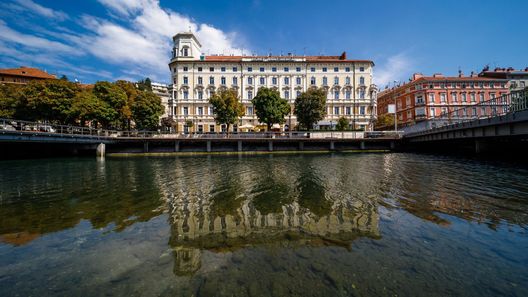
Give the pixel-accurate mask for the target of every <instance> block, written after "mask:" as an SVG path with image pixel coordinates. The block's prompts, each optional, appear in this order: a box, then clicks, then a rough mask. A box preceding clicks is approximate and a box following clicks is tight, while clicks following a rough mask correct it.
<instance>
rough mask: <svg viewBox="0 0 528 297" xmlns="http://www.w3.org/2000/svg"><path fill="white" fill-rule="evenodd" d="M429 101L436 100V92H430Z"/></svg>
mask: <svg viewBox="0 0 528 297" xmlns="http://www.w3.org/2000/svg"><path fill="white" fill-rule="evenodd" d="M429 102H431V103H434V102H435V94H434V93H429Z"/></svg>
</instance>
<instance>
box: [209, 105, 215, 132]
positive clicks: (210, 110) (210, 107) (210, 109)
mask: <svg viewBox="0 0 528 297" xmlns="http://www.w3.org/2000/svg"><path fill="white" fill-rule="evenodd" d="M213 114H214V109H213V107H212V106H209V115H213ZM211 126H213V125H211ZM211 132H214V129H213V130H212V131H211Z"/></svg>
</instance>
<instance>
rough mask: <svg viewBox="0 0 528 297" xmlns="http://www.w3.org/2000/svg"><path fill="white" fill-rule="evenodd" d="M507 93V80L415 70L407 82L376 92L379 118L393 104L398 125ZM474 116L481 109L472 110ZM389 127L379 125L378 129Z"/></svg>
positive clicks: (428, 118)
mask: <svg viewBox="0 0 528 297" xmlns="http://www.w3.org/2000/svg"><path fill="white" fill-rule="evenodd" d="M508 93H509V89H508V79H505V78H491V77H482V76H478V75H476V74H475V73H471V75H470V76H464V74H463V73H462V72H461V71H459V74H458V76H444V75H442V74H440V73H437V74H434V75H433V76H424V75H422V74H421V73H415V74H414V75H413V77H412V78H411V79H410V80H409V82H407V83H404V84H401V85H398V86H396V87H393V88H387V89H385V90H383V91H382V92H380V93H379V94H378V110H377V112H378V117H382V116H384V115H387V114H389V112H388V106H389V104H396V113H397V122H398V128H400V127H406V126H411V125H414V124H416V123H418V122H421V121H427V120H432V119H435V118H438V117H441V116H443V115H445V114H447V113H449V112H452V111H453V110H456V109H459V108H462V107H467V106H471V105H476V104H479V103H480V102H483V101H487V100H492V99H494V98H498V97H500V96H503V95H505V94H508ZM471 112H472V113H476V114H475V116H481V115H480V114H478V113H481V112H482V111H481V110H478V109H477V108H472V109H471ZM384 128H385V129H387V128H389V129H390V128H391V127H379V129H384Z"/></svg>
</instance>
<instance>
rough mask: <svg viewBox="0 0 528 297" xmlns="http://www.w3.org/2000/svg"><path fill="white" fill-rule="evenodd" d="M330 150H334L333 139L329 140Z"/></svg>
mask: <svg viewBox="0 0 528 297" xmlns="http://www.w3.org/2000/svg"><path fill="white" fill-rule="evenodd" d="M330 150H331V151H333V150H335V143H334V142H333V141H330Z"/></svg>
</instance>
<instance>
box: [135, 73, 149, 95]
mask: <svg viewBox="0 0 528 297" xmlns="http://www.w3.org/2000/svg"><path fill="white" fill-rule="evenodd" d="M137 86H138V89H139V90H140V91H148V92H152V82H151V81H150V78H148V77H147V78H145V79H144V80H140V81H138V82H137Z"/></svg>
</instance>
